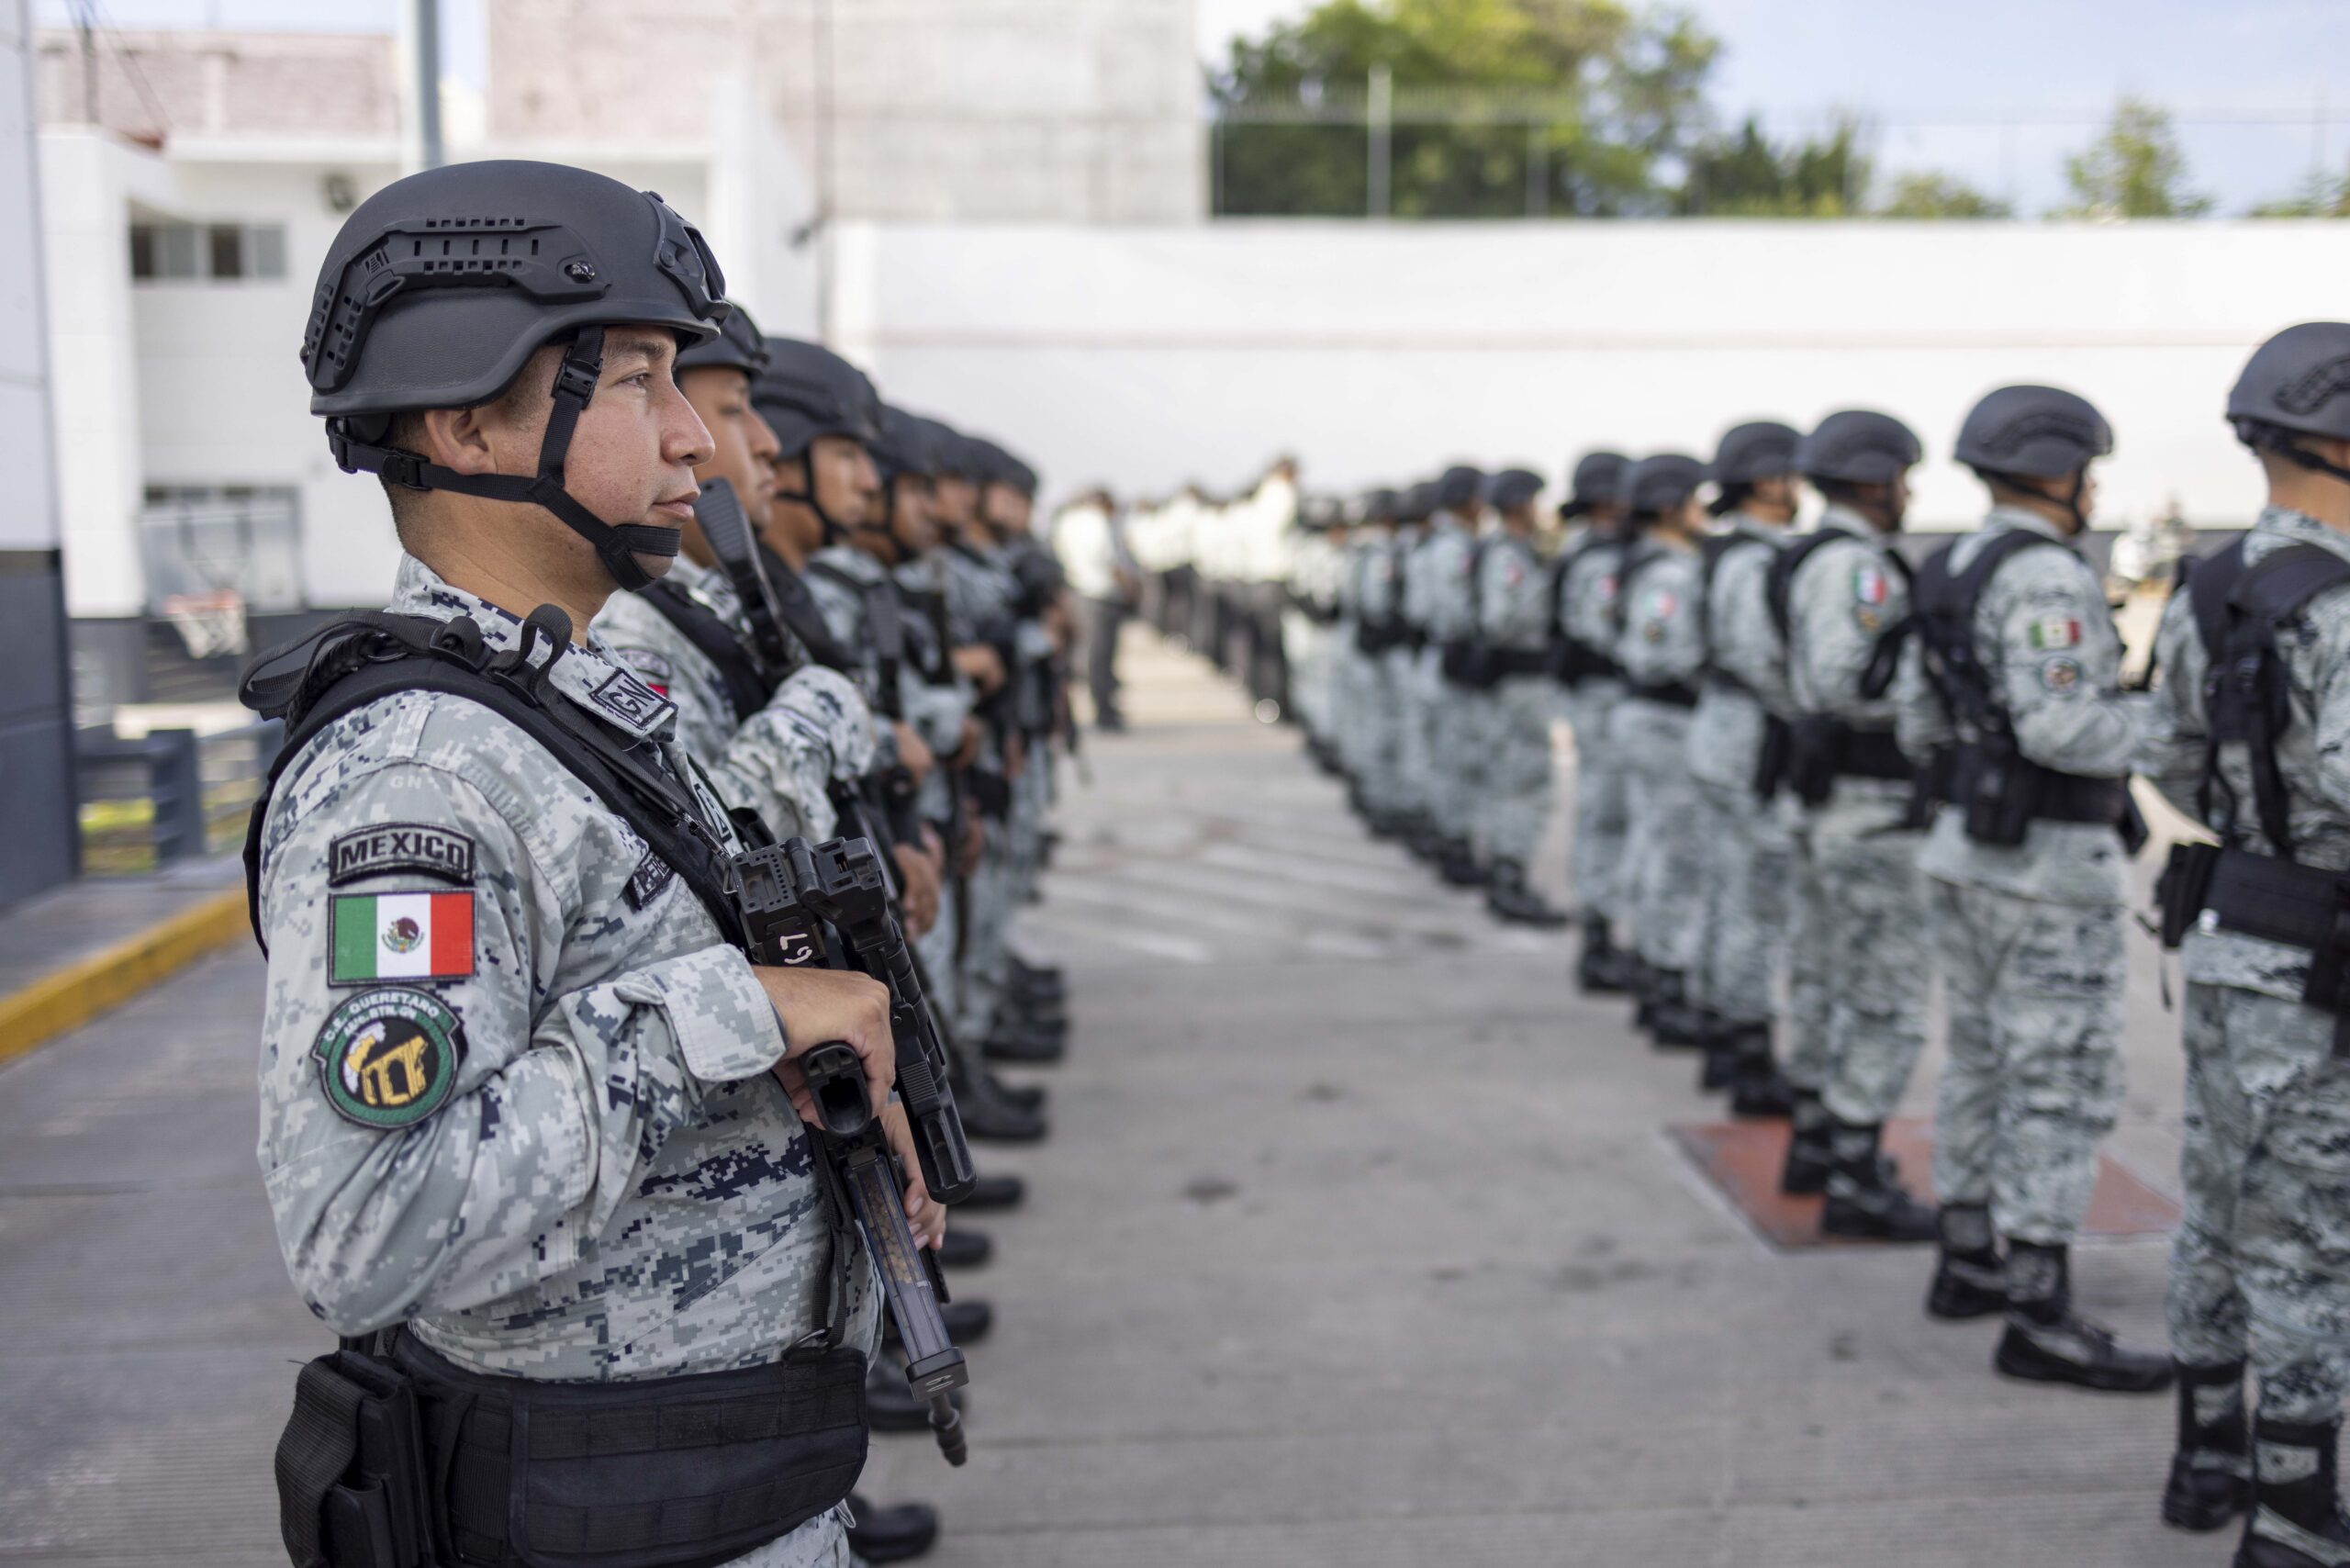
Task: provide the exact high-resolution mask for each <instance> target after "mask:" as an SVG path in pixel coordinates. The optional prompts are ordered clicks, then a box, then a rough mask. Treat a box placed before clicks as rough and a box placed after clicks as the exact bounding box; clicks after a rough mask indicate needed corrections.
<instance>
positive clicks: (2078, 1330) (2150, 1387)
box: [1991, 1241, 2171, 1394]
mask: <svg viewBox="0 0 2350 1568" xmlns="http://www.w3.org/2000/svg"><path fill="white" fill-rule="evenodd" d="M2007 1282H2008V1331H2007V1332H2006V1333H2005V1334H2003V1335H2001V1336H2000V1337H1999V1349H1998V1351H1997V1354H1996V1355H1994V1356H1993V1357H1992V1359H1991V1364H1992V1365H1993V1366H1994V1367H1996V1368H1997V1369H1998V1370H1999V1371H2000V1372H2003V1373H2005V1374H2006V1375H2007V1376H2009V1377H2013V1378H2021V1379H2023V1380H2024V1381H2025V1382H2027V1383H2072V1384H2075V1385H2076V1386H2077V1387H2081V1388H2093V1389H2097V1390H2098V1391H2099V1392H2101V1393H2106V1394H2159V1393H2161V1392H2162V1391H2163V1390H2164V1389H2165V1388H2168V1387H2169V1386H2170V1379H2171V1367H2170V1358H2169V1357H2168V1356H2158V1355H2154V1354H2153V1353H2152V1352H2150V1351H2146V1350H2132V1349H2131V1348H2130V1347H2129V1346H2127V1345H2124V1344H2122V1343H2121V1342H2120V1341H2119V1340H2117V1339H2115V1338H2114V1337H2113V1333H2112V1331H2111V1330H2110V1329H2109V1328H2106V1327H2103V1326H2101V1325H2099V1324H2096V1323H2092V1322H2090V1321H2089V1320H2088V1319H2087V1318H2086V1317H2082V1316H2078V1315H2077V1314H2076V1313H2075V1312H2074V1311H2073V1272H2072V1264H2071V1260H2070V1259H2069V1257H2068V1255H2067V1250H2066V1249H2065V1248H2063V1247H2046V1246H2042V1245H2041V1244H2040V1243H2038V1242H2032V1241H2014V1242H2010V1243H2009V1246H2008V1267H2007Z"/></svg>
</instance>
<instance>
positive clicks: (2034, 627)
mask: <svg viewBox="0 0 2350 1568" xmlns="http://www.w3.org/2000/svg"><path fill="white" fill-rule="evenodd" d="M2080 640H2081V623H2080V622H2077V621H2072V620H2068V619H2066V618H2065V617H2064V616H2061V615H2051V616H2048V617H2046V618H2044V619H2042V620H2039V621H2035V622H2032V623H2031V645H2032V649H2033V651H2034V652H2037V653H2043V654H2044V653H2049V652H2051V651H2053V650H2054V649H2057V648H2069V647H2073V646H2075V645H2076V644H2078V643H2079V642H2080Z"/></svg>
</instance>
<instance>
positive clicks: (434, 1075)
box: [310, 986, 464, 1130]
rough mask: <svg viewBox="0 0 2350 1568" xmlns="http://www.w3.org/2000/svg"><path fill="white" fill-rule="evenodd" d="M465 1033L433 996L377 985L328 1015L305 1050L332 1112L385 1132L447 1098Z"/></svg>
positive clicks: (425, 1113)
mask: <svg viewBox="0 0 2350 1568" xmlns="http://www.w3.org/2000/svg"><path fill="white" fill-rule="evenodd" d="M310 1054H311V1055H312V1056H314V1057H316V1058H318V1061H319V1087H320V1088H322V1089H324V1090H325V1091H326V1094H327V1101H328V1103H330V1104H331V1105H332V1106H333V1107H334V1109H335V1114H337V1115H339V1116H341V1117H342V1119H343V1120H345V1121H347V1122H356V1123H358V1124H359V1125H360V1126H363V1127H375V1128H377V1129H379V1130H388V1129H392V1128H397V1127H407V1126H415V1125H416V1124H417V1123H419V1122H420V1121H422V1120H424V1118H425V1117H427V1116H429V1115H431V1114H432V1113H433V1112H435V1111H437V1110H439V1109H440V1108H441V1107H442V1105H445V1104H447V1103H448V1102H449V1095H450V1092H452V1091H453V1090H454V1089H455V1088H456V1086H457V1063H458V1062H459V1061H460V1060H461V1059H463V1058H464V1028H463V1026H462V1025H460V1024H459V1023H458V1021H457V1014H456V1013H455V1011H454V1010H453V1009H452V1008H451V1007H450V1006H449V1004H448V1003H447V1002H442V1000H441V999H440V998H439V997H437V996H434V995H433V994H432V993H431V992H430V991H416V990H412V989H410V988H409V987H407V986H383V987H380V988H378V989H376V990H374V991H361V992H360V993H359V994H358V995H356V996H353V997H352V998H350V999H349V1000H348V1001H346V1002H343V1004H342V1005H341V1006H340V1007H338V1008H336V1009H335V1010H334V1011H333V1012H332V1013H330V1014H328V1015H327V1021H326V1023H325V1024H324V1025H321V1026H320V1028H319V1037H318V1040H317V1042H316V1043H315V1044H313V1045H312V1046H311V1047H310Z"/></svg>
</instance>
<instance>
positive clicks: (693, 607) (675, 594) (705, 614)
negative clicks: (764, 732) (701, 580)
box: [637, 580, 776, 724]
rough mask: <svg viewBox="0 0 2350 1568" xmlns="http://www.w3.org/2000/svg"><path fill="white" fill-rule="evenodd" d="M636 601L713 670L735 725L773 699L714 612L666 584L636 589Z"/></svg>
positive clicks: (756, 665) (744, 647)
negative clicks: (645, 607) (670, 627)
mask: <svg viewBox="0 0 2350 1568" xmlns="http://www.w3.org/2000/svg"><path fill="white" fill-rule="evenodd" d="M637 597H638V598H640V599H643V600H644V602H645V603H647V604H649V605H651V606H652V607H653V608H654V610H655V611H656V612H658V613H659V615H660V617H661V619H662V620H664V621H666V622H668V623H669V624H670V625H672V626H674V627H676V628H677V634H678V635H679V636H681V637H683V638H685V640H686V641H687V642H688V643H691V644H693V645H694V647H695V649H696V650H697V651H698V652H699V653H700V655H702V657H704V658H706V659H708V660H709V661H710V662H711V665H712V666H715V667H716V669H717V671H718V678H719V680H720V682H721V683H722V685H723V686H724V687H725V688H726V704H727V706H728V707H729V708H731V709H733V714H734V722H736V723H737V724H740V723H741V722H743V721H744V720H745V719H747V718H749V717H750V716H751V715H752V714H754V713H755V712H757V711H759V710H760V709H762V708H764V707H766V706H767V699H768V698H770V697H772V696H774V695H775V689H776V682H775V681H773V680H770V679H769V678H767V671H766V670H764V669H763V668H761V667H760V661H759V659H758V657H757V655H755V653H754V652H753V651H752V649H751V647H750V645H749V644H746V643H745V642H744V640H743V639H742V638H741V637H739V636H737V635H736V634H735V632H734V629H733V627H732V626H729V625H728V624H727V623H726V622H725V621H724V620H723V619H722V617H721V616H720V615H719V613H718V612H717V611H716V610H712V609H711V608H710V606H708V605H706V604H704V603H703V602H702V601H701V600H699V599H696V598H695V597H694V596H693V595H691V594H689V593H688V592H687V591H686V590H685V589H683V588H679V587H678V586H677V584H675V583H673V582H669V581H666V580H661V581H655V582H654V583H651V584H649V585H647V586H646V587H644V588H639V589H637Z"/></svg>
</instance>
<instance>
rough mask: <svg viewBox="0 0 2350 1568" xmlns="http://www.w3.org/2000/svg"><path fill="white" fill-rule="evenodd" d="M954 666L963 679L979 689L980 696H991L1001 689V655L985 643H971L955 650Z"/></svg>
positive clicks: (1002, 677)
mask: <svg viewBox="0 0 2350 1568" xmlns="http://www.w3.org/2000/svg"><path fill="white" fill-rule="evenodd" d="M954 657H955V667H956V669H957V671H959V672H960V673H961V674H962V676H963V677H964V678H965V679H967V680H968V681H969V682H970V683H971V684H972V685H973V686H976V687H978V688H979V695H980V696H982V697H993V696H994V695H995V694H996V693H997V692H999V691H1002V689H1003V679H1004V676H1003V656H1002V655H1001V654H998V653H997V652H996V651H995V650H994V649H993V648H991V647H990V646H989V645H988V644H985V643H971V644H966V645H965V646H963V647H960V648H957V649H956V650H955V655H954Z"/></svg>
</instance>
